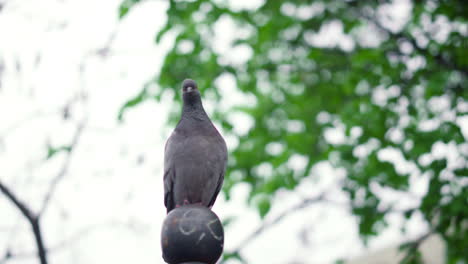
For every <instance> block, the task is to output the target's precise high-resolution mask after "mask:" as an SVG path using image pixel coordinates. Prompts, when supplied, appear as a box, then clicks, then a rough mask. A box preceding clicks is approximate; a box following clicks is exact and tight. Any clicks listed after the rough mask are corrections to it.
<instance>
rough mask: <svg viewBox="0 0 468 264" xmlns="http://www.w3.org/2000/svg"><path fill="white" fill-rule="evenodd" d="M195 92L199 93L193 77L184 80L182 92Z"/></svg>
mask: <svg viewBox="0 0 468 264" xmlns="http://www.w3.org/2000/svg"><path fill="white" fill-rule="evenodd" d="M193 92H195V93H196V92H198V93H199V91H198V86H197V83H196V82H195V81H194V80H191V79H186V80H184V82H183V84H182V93H183V94H184V95H185V94H188V93H193Z"/></svg>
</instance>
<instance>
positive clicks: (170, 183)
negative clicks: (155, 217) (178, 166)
mask: <svg viewBox="0 0 468 264" xmlns="http://www.w3.org/2000/svg"><path fill="white" fill-rule="evenodd" d="M176 137H177V133H175V132H173V133H172V135H171V136H170V137H169V139H168V140H167V142H166V145H165V147H164V178H163V181H164V205H165V206H166V208H167V212H168V213H169V211H171V210H172V209H174V207H175V201H174V194H173V191H174V177H175V175H174V174H175V170H174V167H173V164H172V163H173V161H172V159H173V155H174V153H173V152H174V146H172V145H173V143H174V138H176Z"/></svg>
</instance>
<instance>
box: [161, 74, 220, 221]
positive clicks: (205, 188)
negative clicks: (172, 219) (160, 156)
mask: <svg viewBox="0 0 468 264" xmlns="http://www.w3.org/2000/svg"><path fill="white" fill-rule="evenodd" d="M182 93H183V108H182V116H181V118H180V121H179V123H178V124H177V126H176V128H175V129H174V131H173V132H172V135H171V136H170V137H169V139H168V140H167V142H166V147H165V152H164V205H165V206H166V208H167V212H168V213H169V212H170V211H171V210H172V209H174V208H175V207H179V206H181V205H187V204H201V205H203V206H207V207H211V206H213V204H214V202H215V200H216V197H217V195H218V193H219V191H220V190H221V186H222V184H223V180H224V173H225V172H226V162H227V148H226V143H225V142H224V139H223V137H222V136H221V135H220V134H219V132H218V130H216V128H215V126H214V125H213V123H211V120H210V118H209V117H208V115H207V114H206V112H205V110H204V109H203V105H202V101H201V96H200V92H199V91H198V87H197V84H196V83H195V82H194V81H193V80H185V81H184V83H183V85H182Z"/></svg>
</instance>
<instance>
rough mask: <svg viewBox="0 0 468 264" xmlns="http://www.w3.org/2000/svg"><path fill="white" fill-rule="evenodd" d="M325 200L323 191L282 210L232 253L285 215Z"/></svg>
mask: <svg viewBox="0 0 468 264" xmlns="http://www.w3.org/2000/svg"><path fill="white" fill-rule="evenodd" d="M324 200H325V193H322V194H320V195H319V196H317V197H313V198H306V199H304V200H302V202H301V203H299V204H297V205H295V206H293V207H290V208H289V209H287V210H285V211H284V212H282V213H281V214H280V215H278V216H277V217H276V218H274V219H273V220H271V221H270V222H267V223H263V224H261V225H260V226H259V227H258V228H257V229H256V230H255V231H254V232H253V233H251V234H250V235H249V236H248V237H247V238H245V239H244V240H243V241H242V242H241V243H240V244H239V246H238V247H237V248H236V249H234V250H233V251H232V252H230V253H239V252H240V251H241V250H242V249H243V248H244V247H246V246H247V245H248V244H249V243H250V242H252V240H254V239H255V238H256V237H258V236H259V235H260V234H262V233H263V232H265V230H267V229H269V228H271V227H273V226H274V225H276V224H278V223H279V222H281V221H282V220H283V219H284V218H285V217H287V216H289V215H291V214H292V213H294V212H296V211H298V210H301V209H304V208H306V207H308V206H310V205H312V204H315V203H318V202H321V201H324Z"/></svg>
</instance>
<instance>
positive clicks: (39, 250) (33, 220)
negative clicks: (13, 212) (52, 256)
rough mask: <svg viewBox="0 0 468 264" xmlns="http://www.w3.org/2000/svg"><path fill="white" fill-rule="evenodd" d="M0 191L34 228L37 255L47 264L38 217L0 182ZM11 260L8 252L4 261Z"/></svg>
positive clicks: (42, 263) (42, 262)
mask: <svg viewBox="0 0 468 264" xmlns="http://www.w3.org/2000/svg"><path fill="white" fill-rule="evenodd" d="M0 191H1V192H2V193H3V194H5V196H6V197H7V198H8V199H9V200H10V201H11V202H12V203H13V204H14V205H15V206H16V207H17V208H18V210H19V211H20V212H21V213H22V214H23V215H24V217H25V218H26V219H27V220H28V222H29V224H30V225H31V227H32V230H33V234H34V239H35V241H36V246H37V255H38V256H39V259H40V261H41V264H47V252H46V250H45V246H44V240H43V239H42V231H41V227H40V224H39V217H38V215H34V213H33V212H32V211H31V210H30V209H29V207H27V206H26V205H25V204H24V203H23V202H21V201H20V200H19V199H18V197H17V196H16V195H15V194H14V193H13V192H12V191H11V190H10V188H8V187H7V186H6V185H5V184H3V183H2V182H1V181H0ZM8 258H10V253H9V251H7V254H5V257H4V259H8Z"/></svg>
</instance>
